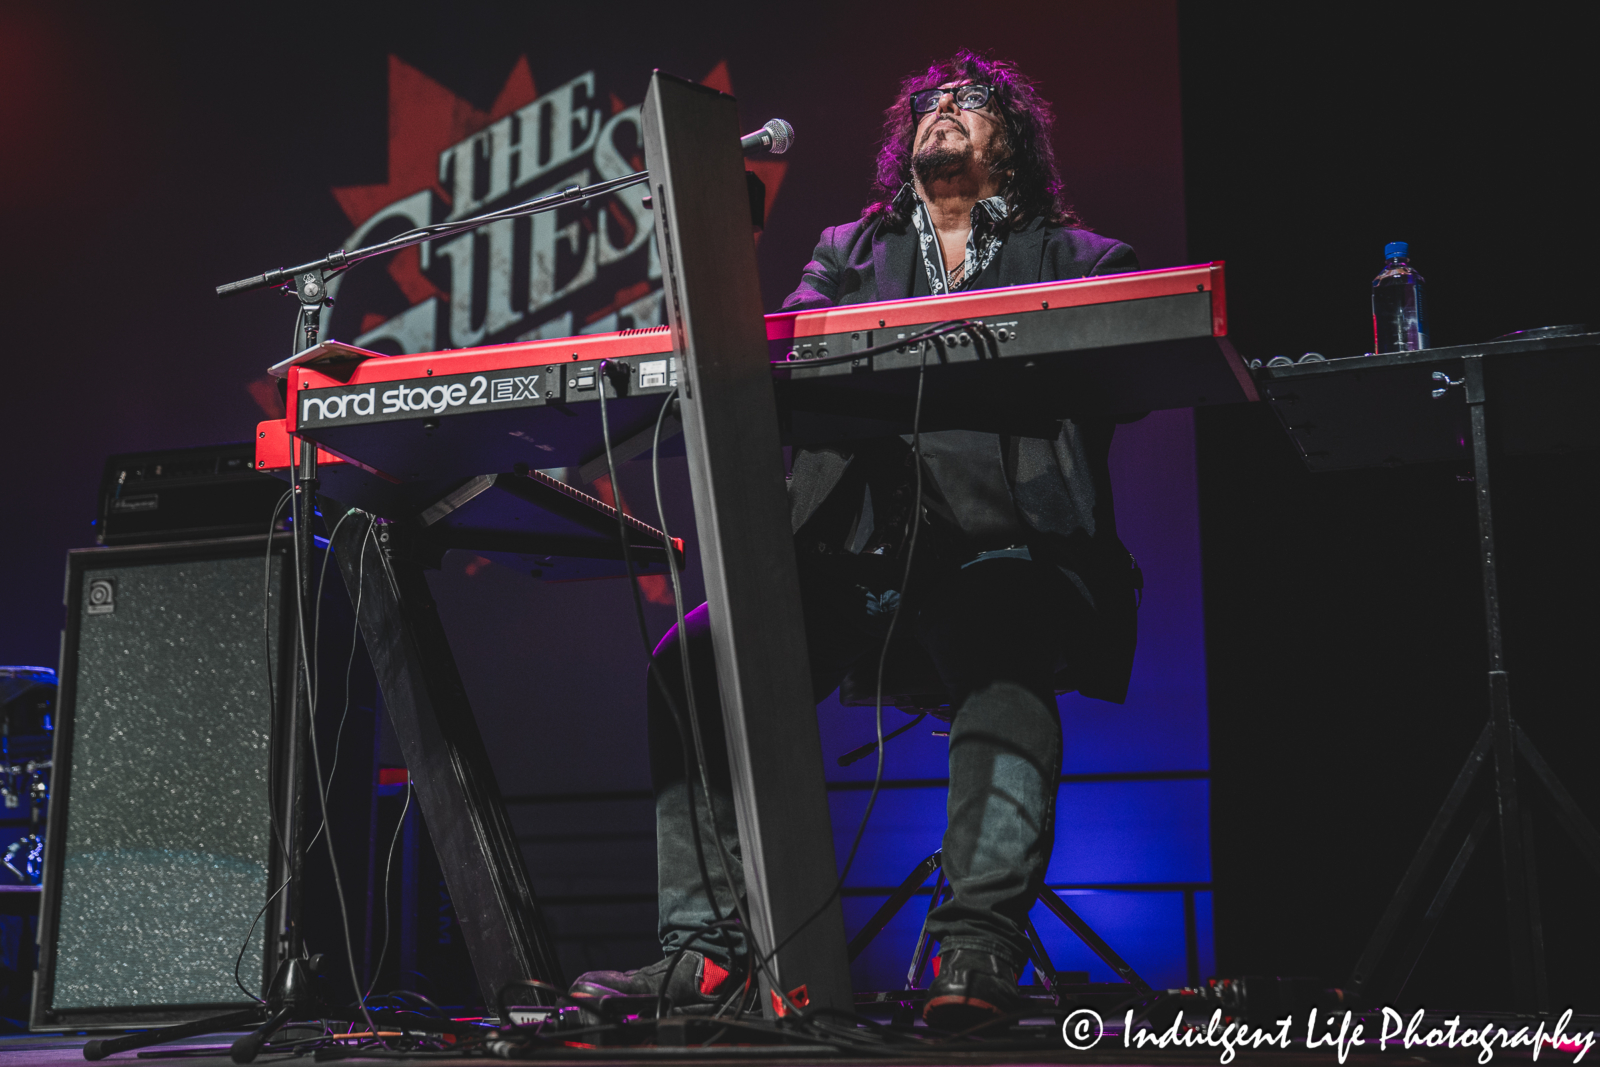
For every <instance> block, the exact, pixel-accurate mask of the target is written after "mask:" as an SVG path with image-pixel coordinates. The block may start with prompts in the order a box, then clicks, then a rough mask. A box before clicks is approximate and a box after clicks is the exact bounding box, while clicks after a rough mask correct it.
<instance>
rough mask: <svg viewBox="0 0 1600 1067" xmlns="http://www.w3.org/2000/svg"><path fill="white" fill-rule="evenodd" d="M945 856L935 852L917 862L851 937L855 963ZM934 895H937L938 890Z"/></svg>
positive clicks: (851, 958) (852, 959) (852, 958)
mask: <svg viewBox="0 0 1600 1067" xmlns="http://www.w3.org/2000/svg"><path fill="white" fill-rule="evenodd" d="M943 856H944V854H943V853H942V852H935V853H934V854H933V855H931V856H929V857H928V858H927V859H925V860H923V861H922V862H921V863H919V864H917V869H916V870H914V871H912V872H911V874H910V875H909V876H907V878H906V880H905V881H903V882H901V883H900V888H898V889H896V890H895V891H894V892H893V893H890V894H889V899H888V900H886V901H884V902H883V907H881V908H879V909H878V910H877V911H876V912H874V913H873V915H872V918H870V919H868V920H867V922H866V925H865V926H863V927H862V928H861V929H860V930H858V931H856V936H854V937H852V938H851V939H850V948H849V952H850V962H851V963H854V962H855V961H856V957H857V956H859V955H861V953H863V952H864V951H866V948H867V946H868V945H870V944H872V939H873V938H875V937H877V936H878V935H879V934H880V933H882V932H883V928H884V927H885V926H888V925H889V920H890V919H893V918H894V917H895V916H896V915H898V914H900V909H901V908H903V907H905V906H906V901H908V900H910V899H911V898H912V896H914V895H915V894H916V892H917V890H918V889H920V888H921V887H922V883H923V882H926V881H927V880H928V875H930V874H932V873H933V872H934V871H936V870H938V869H939V864H940V863H941V862H942V861H943ZM934 895H935V896H937V895H938V894H937V892H935V894H934Z"/></svg>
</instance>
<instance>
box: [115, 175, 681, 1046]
mask: <svg viewBox="0 0 1600 1067" xmlns="http://www.w3.org/2000/svg"><path fill="white" fill-rule="evenodd" d="M649 180H650V175H649V173H648V172H646V171H637V172H635V173H633V174H625V175H623V176H622V177H620V178H612V179H610V180H609V181H603V182H597V183H595V184H593V185H588V186H578V185H571V186H568V187H567V188H565V189H563V190H561V191H560V192H556V193H550V194H549V195H546V196H541V197H536V198H534V199H532V200H527V201H524V202H523V203H521V204H514V205H512V206H511V207H508V208H503V209H501V210H499V211H491V212H488V213H485V214H482V215H477V216H474V217H472V218H468V219H461V220H459V221H456V222H443V223H436V224H434V225H431V226H422V227H419V228H417V229H414V230H409V231H407V232H405V233H402V234H399V235H398V236H395V237H392V238H390V239H389V240H387V241H382V242H379V243H378V244H375V245H369V246H368V247H366V248H359V249H356V250H355V251H354V252H347V251H345V250H344V249H340V250H339V251H337V252H333V253H330V254H328V255H326V256H323V257H322V258H321V259H317V260H312V261H311V262H309V263H302V264H300V265H299V266H297V267H286V268H280V269H278V270H273V271H268V272H266V273H264V274H258V275H256V276H255V277H253V278H245V279H242V280H240V281H236V282H229V283H228V284H226V285H219V286H218V287H217V295H218V296H224V297H226V296H233V295H234V294H235V293H243V292H248V291H250V290H253V289H269V288H277V287H282V288H284V289H292V290H293V291H294V294H295V296H296V297H297V298H298V299H299V302H300V327H301V328H300V329H299V330H297V331H296V335H295V348H296V351H295V352H294V353H293V354H294V355H298V354H299V353H301V352H304V351H306V350H308V349H311V348H315V347H316V345H317V342H318V340H319V336H320V334H321V330H322V311H323V309H324V308H326V307H332V306H333V302H332V301H331V300H329V299H328V279H329V278H331V277H333V276H334V275H335V274H338V273H340V272H342V271H345V270H348V269H350V268H351V267H353V266H355V265H356V264H357V263H360V262H362V261H363V260H367V259H371V258H373V257H374V256H381V255H384V254H386V253H389V252H396V251H399V250H400V249H402V248H409V247H411V246H412V245H418V244H421V243H422V242H424V241H431V240H434V239H436V238H440V237H451V236H454V235H455V234H458V233H464V232H466V231H468V230H474V229H477V228H478V227H480V226H483V225H486V224H487V223H490V222H498V221H500V220H502V219H515V218H521V217H522V216H524V215H537V214H539V213H541V212H545V211H554V210H555V209H557V208H559V207H562V206H564V205H567V204H580V203H583V202H585V201H587V200H592V199H594V198H595V197H598V196H605V195H606V194H608V193H614V192H616V191H617V190H619V189H626V188H628V187H629V186H633V185H640V184H642V183H644V182H647V181H649ZM289 402H290V403H293V398H292V397H290V399H289ZM295 441H296V443H297V446H298V448H299V450H300V454H299V457H298V462H297V463H296V464H295V466H294V467H293V468H292V470H293V473H294V477H293V488H292V492H293V494H294V496H293V511H292V514H293V515H294V533H293V538H294V558H295V593H296V600H297V602H296V605H295V607H296V610H297V611H298V612H299V617H298V619H297V620H296V627H295V633H296V640H295V642H294V646H295V647H294V665H295V689H294V692H295V698H294V699H295V706H294V707H293V708H292V709H291V714H290V716H289V736H288V743H287V746H286V748H287V751H286V752H285V762H284V791H283V795H284V801H285V812H284V815H285V819H284V822H285V826H284V841H283V849H284V851H285V852H286V853H287V855H285V856H284V857H283V861H284V865H285V867H286V868H287V871H288V876H287V878H286V881H285V886H284V891H283V899H282V900H281V901H280V902H279V904H278V905H277V907H276V908H275V909H274V922H273V924H272V925H273V926H274V927H275V928H276V929H275V930H274V931H272V933H271V934H269V936H273V935H275V936H276V938H277V940H278V945H279V951H278V953H277V958H278V961H279V962H278V967H277V971H276V973H275V974H274V976H273V979H272V984H271V986H270V988H269V989H268V991H267V998H266V1000H264V1001H263V1002H262V1003H260V1004H257V1005H254V1006H252V1007H249V1008H245V1009H242V1010H240V1011H236V1012H231V1013H229V1014H227V1015H219V1016H213V1017H211V1018H208V1019H200V1020H196V1021H194V1022H188V1023H180V1024H178V1025H176V1026H168V1027H164V1028H162V1029H159V1030H146V1031H141V1032H139V1033H133V1034H128V1035H125V1036H123V1037H117V1038H97V1039H95V1040H93V1041H90V1042H88V1043H87V1044H86V1045H84V1047H83V1058H84V1059H86V1060H100V1059H104V1058H105V1057H107V1056H110V1055H112V1054H114V1053H117V1052H126V1051H128V1050H130V1049H136V1048H144V1047H146V1046H148V1045H156V1044H162V1043H165V1042H170V1041H176V1040H179V1039H182V1038H186V1037H196V1036H199V1035H201V1034H213V1033H220V1032H226V1031H231V1030H240V1029H244V1028H247V1027H253V1029H252V1030H251V1032H250V1033H247V1034H245V1035H244V1036H243V1037H241V1038H239V1039H238V1040H236V1041H235V1042H234V1043H233V1046H232V1049H231V1054H232V1058H233V1061H234V1062H235V1063H240V1064H244V1063H250V1062H252V1061H253V1060H254V1059H255V1058H256V1056H257V1054H258V1053H260V1052H261V1050H262V1047H263V1046H264V1045H265V1044H266V1042H267V1041H268V1040H269V1039H270V1038H271V1037H272V1035H273V1034H275V1033H277V1032H278V1030H280V1029H281V1028H282V1027H283V1026H284V1024H285V1023H287V1022H288V1021H289V1020H290V1019H291V1018H295V1017H301V1018H318V1019H339V1020H341V1021H346V1022H362V1023H367V1024H369V1028H371V1026H372V1025H373V1024H379V1023H387V1024H388V1025H389V1027H390V1028H392V1029H394V1030H397V1031H401V1032H412V1033H416V1032H432V1033H446V1034H456V1035H466V1034H472V1033H475V1032H478V1028H477V1027H474V1026H472V1025H471V1024H469V1023H458V1022H454V1021H451V1020H446V1019H426V1018H423V1017H420V1016H417V1015H414V1014H410V1013H405V1014H398V1013H392V1012H381V1011H369V1010H368V1009H367V1007H366V1004H365V1003H364V1002H358V1004H357V1005H356V1007H355V1008H348V1007H344V1006H341V1005H336V1004H333V1003H332V1002H331V1001H330V1000H329V999H328V997H327V995H326V993H325V992H324V991H323V989H322V988H321V987H322V986H324V985H325V984H326V983H325V982H324V981H323V979H322V976H321V975H320V973H319V971H320V963H321V960H322V957H321V955H320V954H319V955H316V956H307V955H306V951H305V941H304V937H303V933H302V929H301V924H300V905H301V901H302V895H303V889H304V879H305V854H304V853H305V847H304V845H303V844H302V843H301V836H302V834H301V823H302V821H303V817H304V814H305V790H304V787H303V783H302V779H303V778H304V776H305V768H306V765H307V762H308V761H307V758H306V753H307V750H308V745H309V743H310V735H311V728H312V724H311V715H310V709H311V701H312V695H313V694H312V688H311V683H312V678H311V664H310V662H309V660H308V658H307V657H308V656H309V655H310V645H311V641H312V640H313V638H312V635H311V627H310V620H311V619H312V618H314V617H315V613H316V588H315V583H314V582H313V580H312V571H313V567H312V559H313V555H314V553H315V550H316V541H315V538H314V537H313V533H312V526H313V516H314V515H315V507H316V496H317V489H318V486H319V485H320V482H319V479H318V477H317V447H316V443H315V442H313V441H311V440H309V439H307V438H305V437H302V436H300V435H298V434H296V435H295ZM329 550H330V551H331V550H332V546H331V545H330V546H329ZM319 787H320V784H319ZM356 995H357V997H358V998H362V991H361V990H360V989H357V990H356ZM373 1037H374V1038H376V1037H377V1034H376V1033H374V1034H373ZM269 1051H270V1050H269Z"/></svg>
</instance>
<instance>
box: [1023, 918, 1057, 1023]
mask: <svg viewBox="0 0 1600 1067" xmlns="http://www.w3.org/2000/svg"><path fill="white" fill-rule="evenodd" d="M1022 929H1023V931H1024V932H1025V933H1026V934H1027V935H1028V945H1029V947H1030V948H1032V949H1033V970H1034V973H1036V974H1038V976H1039V980H1040V981H1041V982H1043V983H1044V987H1045V989H1046V990H1047V991H1048V992H1049V994H1050V995H1051V996H1053V997H1055V998H1056V1001H1057V1003H1059V1002H1060V1000H1061V993H1060V981H1059V980H1058V979H1057V978H1056V967H1055V964H1053V963H1051V962H1050V953H1049V952H1047V951H1045V947H1044V941H1043V939H1042V938H1040V937H1039V928H1038V927H1036V926H1034V925H1033V920H1032V919H1023V920H1022Z"/></svg>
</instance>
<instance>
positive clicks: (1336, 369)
mask: <svg viewBox="0 0 1600 1067" xmlns="http://www.w3.org/2000/svg"><path fill="white" fill-rule="evenodd" d="M1257 381H1258V384H1259V385H1260V387H1261V391H1262V394H1263V395H1264V396H1265V397H1266V399H1267V400H1268V401H1270V402H1271V404H1272V406H1273V408H1274V410H1275V411H1277V413H1278V416H1279V418H1280V419H1281V420H1282V422H1283V424H1284V428H1285V429H1286V430H1287V431H1288V433H1289V436H1290V437H1291V438H1292V439H1293V440H1294V442H1295V445H1296V447H1297V448H1298V449H1299V451H1300V454H1301V456H1302V458H1303V459H1304V460H1305V462H1306V465H1307V466H1308V467H1309V468H1310V469H1311V470H1313V471H1318V470H1339V469H1349V468H1355V467H1370V466H1397V465H1401V464H1410V463H1426V462H1437V461H1441V460H1451V459H1457V460H1459V459H1462V458H1465V457H1464V456H1463V453H1464V452H1465V451H1467V450H1468V448H1470V455H1471V460H1472V471H1473V478H1474V485H1475V495H1476V497H1477V524H1478V547H1479V559H1480V560H1481V562H1482V572H1483V605H1484V616H1485V621H1486V623H1487V628H1488V643H1489V674H1488V688H1489V721H1488V722H1486V723H1485V724H1484V726H1483V730H1482V732H1481V733H1479V735H1478V740H1477V743H1476V744H1475V745H1473V747H1472V750H1471V752H1469V753H1468V755H1467V760H1466V763H1465V764H1464V765H1463V766H1462V768H1461V772H1460V773H1459V774H1458V775H1457V776H1456V780H1455V784H1454V785H1452V786H1451V788H1450V791H1449V793H1448V794H1447V795H1446V797H1445V800H1444V803H1443V805H1442V806H1441V807H1440V808H1439V812H1438V814H1437V815H1436V816H1435V817H1434V820H1433V824H1432V825H1431V826H1430V827H1429V828H1428V832H1427V834H1426V835H1425V836H1424V837H1423V840H1422V844H1421V846H1420V847H1419V848H1418V849H1417V853H1416V856H1415V857H1414V858H1413V859H1412V861H1411V864H1410V866H1409V867H1407V869H1406V873H1405V875H1404V876H1403V877H1402V878H1401V880H1400V884H1399V886H1398V887H1397V888H1396V889H1395V894H1394V898H1393V899H1392V900H1391V901H1390V902H1389V906H1388V908H1387V909H1386V910H1385V911H1384V913H1383V917H1382V918H1381V919H1380V920H1379V922H1378V926H1377V929H1376V930H1374V931H1373V933H1372V937H1371V938H1370V939H1369V940H1368V942H1367V945H1366V948H1365V950H1364V951H1363V952H1362V954H1361V958H1360V960H1359V962H1357V964H1356V967H1355V971H1354V973H1353V974H1352V976H1351V979H1350V984H1349V989H1350V991H1351V992H1353V993H1355V994H1356V995H1357V996H1359V997H1360V998H1361V999H1362V1000H1364V1001H1367V1002H1369V1003H1373V1004H1381V1003H1387V1002H1389V1001H1390V1000H1392V999H1393V998H1394V997H1396V996H1398V995H1399V992H1400V990H1401V989H1402V988H1403V987H1404V985H1405V982H1406V980H1407V978H1408V977H1409V976H1410V974H1411V971H1412V968H1413V967H1415V965H1416V962H1417V960H1418V958H1419V957H1420V956H1421V955H1422V952H1423V950H1424V949H1425V948H1426V947H1427V943H1428V940H1429V938H1430V936H1431V935H1432V934H1433V931H1434V930H1435V928H1436V927H1437V926H1438V924H1439V920H1440V918H1441V917H1442V916H1443V913H1444V909H1445V906H1446V904H1447V903H1448V902H1449V899H1450V896H1451V894H1452V893H1453V892H1454V890H1455V888H1456V885H1457V884H1458V883H1459V882H1460V879H1461V876H1462V874H1463V873H1464V872H1465V870H1466V867H1467V864H1468V861H1470V860H1471V858H1472V855H1473V853H1474V852H1475V851H1476V850H1477V847H1478V845H1479V843H1480V842H1481V840H1482V838H1483V835H1484V833H1485V831H1486V830H1487V829H1488V826H1489V823H1490V822H1491V821H1492V815H1493V814H1494V813H1492V812H1491V811H1489V810H1487V809H1486V810H1484V811H1482V812H1481V814H1480V815H1479V816H1478V817H1477V819H1476V820H1475V821H1474V823H1473V824H1472V827H1471V828H1470V829H1469V830H1468V831H1467V832H1466V834H1465V836H1464V837H1463V838H1462V839H1461V842H1460V845H1459V846H1458V848H1457V851H1456V854H1455V857H1454V859H1453V861H1452V862H1451V864H1450V866H1449V868H1448V869H1447V871H1446V872H1445V874H1444V876H1443V878H1442V879H1441V880H1440V883H1439V886H1438V888H1437V890H1436V891H1435V893H1434V895H1433V897H1432V898H1431V900H1430V901H1429V903H1428V905H1427V908H1426V910H1425V911H1424V913H1423V915H1422V916H1421V918H1420V920H1419V921H1417V922H1416V923H1415V925H1414V926H1413V927H1412V929H1411V937H1410V939H1409V940H1408V942H1407V944H1406V947H1405V949H1404V951H1403V953H1402V955H1401V956H1400V957H1399V959H1398V960H1397V962H1396V965H1395V966H1394V967H1391V968H1390V969H1389V970H1388V971H1387V972H1386V974H1387V980H1386V981H1382V982H1379V981H1375V980H1374V979H1375V977H1376V976H1378V975H1379V974H1380V972H1379V965H1380V964H1381V963H1383V961H1384V957H1385V954H1386V953H1387V952H1388V949H1389V947H1390V944H1391V942H1392V941H1393V940H1394V937H1395V935H1396V934H1397V933H1399V931H1400V926H1401V921H1402V919H1403V918H1404V917H1405V915H1406V912H1407V911H1408V910H1409V909H1410V905H1411V903H1412V901H1413V899H1414V898H1415V897H1416V895H1417V892H1418V890H1419V889H1421V888H1422V886H1423V880H1424V877H1425V875H1426V874H1427V871H1428V868H1429V866H1430V865H1431V864H1432V861H1433V859H1434V857H1435V856H1436V855H1437V854H1438V852H1439V850H1440V848H1441V847H1442V846H1443V845H1444V844H1445V838H1446V836H1447V834H1448V833H1449V831H1450V827H1451V825H1452V824H1453V823H1454V822H1455V821H1456V817H1457V816H1458V815H1459V814H1460V813H1461V810H1462V807H1463V805H1464V803H1465V801H1466V799H1467V794H1468V791H1469V789H1470V788H1471V786H1472V784H1473V782H1474V781H1475V780H1476V779H1477V777H1478V773H1479V772H1480V771H1481V770H1482V769H1483V767H1484V765H1485V763H1486V762H1487V761H1488V760H1489V758H1490V756H1491V754H1492V755H1493V758H1494V788H1495V798H1496V801H1497V807H1498V819H1497V820H1495V821H1498V824H1499V830H1500V862H1501V867H1502V869H1503V871H1504V874H1505V884H1506V917H1507V923H1508V927H1509V935H1510V943H1511V979H1512V988H1513V990H1514V995H1515V997H1516V1000H1517V1002H1518V1003H1517V1007H1518V1008H1519V1009H1522V1010H1528V1009H1533V1010H1537V1011H1540V1012H1544V1011H1548V1010H1549V1007H1550V1003H1549V1001H1550V996H1549V989H1548V986H1547V983H1546V978H1545V966H1544V931H1543V928H1542V926H1541V923H1540V919H1539V895H1538V888H1537V880H1536V873H1535V866H1534V857H1533V844H1532V840H1531V830H1532V814H1531V812H1530V810H1529V809H1528V808H1526V807H1523V806H1522V805H1521V804H1520V803H1519V798H1518V791H1517V756H1518V755H1519V754H1520V755H1521V757H1522V759H1523V760H1524V761H1525V762H1526V763H1527V766H1528V767H1529V769H1531V770H1532V771H1533V773H1534V776H1535V777H1536V778H1537V779H1538V781H1539V782H1540V784H1542V785H1543V786H1544V788H1545V791H1546V792H1547V793H1548V794H1549V797H1550V799H1551V800H1552V801H1553V803H1554V805H1555V811H1556V815H1557V818H1558V819H1559V821H1560V822H1561V825H1562V827H1563V828H1564V829H1565V830H1566V831H1567V833H1568V834H1569V835H1570V836H1571V837H1572V840H1573V842H1574V843H1575V844H1576V845H1577V846H1578V849H1579V851H1581V852H1582V853H1583V855H1584V856H1585V857H1586V858H1587V859H1588V860H1589V862H1590V863H1591V864H1592V865H1593V866H1594V868H1595V870H1596V871H1597V872H1600V833H1597V832H1596V831H1595V828H1594V824H1593V823H1591V822H1590V821H1589V819H1588V817H1587V816H1585V815H1584V813H1583V812H1582V811H1581V810H1580V809H1579V808H1578V806H1577V804H1576V803H1574V801H1573V799H1572V797H1571V796H1570V795H1569V794H1568V793H1567V791H1566V789H1565V787H1563V786H1562V784H1561V782H1560V780H1559V779H1558V778H1557V777H1556V775H1555V773H1554V772H1553V771H1552V770H1551V769H1550V766H1549V765H1548V764H1547V763H1545V761H1544V758H1543V757H1542V756H1540V755H1539V751H1538V749H1536V748H1535V747H1534V745H1533V742H1532V741H1531V740H1530V739H1529V738H1528V735H1527V733H1526V732H1525V731H1524V730H1523V729H1522V727H1521V725H1519V724H1518V723H1517V721H1516V719H1515V718H1514V717H1513V716H1512V714H1511V696H1510V681H1509V675H1508V673H1507V671H1506V665H1505V656H1504V645H1503V640H1502V629H1501V623H1500V590H1499V578H1498V571H1497V560H1496V556H1495V542H1494V514H1493V509H1492V503H1491V500H1490V495H1489V476H1490V467H1491V463H1490V442H1489V433H1488V420H1487V412H1486V409H1487V408H1489V407H1491V406H1492V407H1493V409H1494V413H1495V419H1496V438H1495V449H1494V451H1495V452H1496V453H1498V454H1508V455H1518V454H1521V455H1528V454H1538V453H1544V452H1561V451H1575V450H1578V449H1582V448H1593V447H1595V440H1596V437H1595V430H1596V429H1597V427H1596V416H1595V411H1594V408H1593V406H1592V400H1591V398H1592V396H1593V395H1594V390H1595V389H1596V388H1597V387H1600V333H1588V332H1587V330H1586V328H1584V327H1554V328H1551V329H1548V330H1530V331H1526V332H1524V333H1522V334H1516V335H1512V336H1511V337H1509V338H1507V339H1504V340H1499V341H1494V342H1490V343H1488V344H1483V345H1464V346H1459V347H1455V348H1439V349H1426V350H1423V351H1420V352H1396V353H1387V354H1384V355H1379V356H1366V357H1359V358H1353V359H1336V360H1331V361H1328V362H1324V363H1303V364H1295V365H1292V366H1283V367H1265V368H1260V369H1259V370H1258V371H1257ZM1457 390H1460V392H1459V393H1458V392H1457ZM1491 395H1493V397H1494V399H1493V400H1492V401H1491V400H1490V396H1491ZM1458 396H1459V397H1460V398H1461V400H1462V401H1464V403H1461V402H1459V401H1458V400H1457V397H1458ZM1468 441H1470V446H1469V445H1468V444H1467V442H1468Z"/></svg>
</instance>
